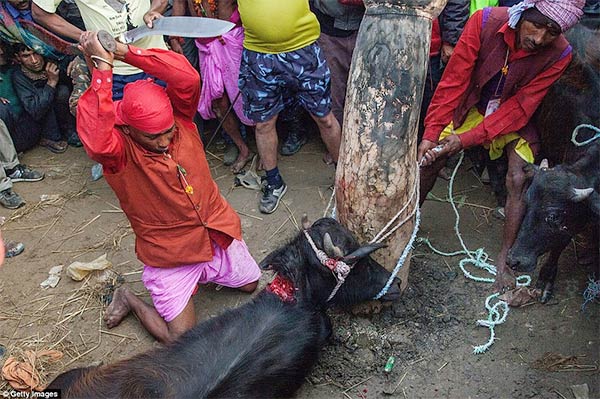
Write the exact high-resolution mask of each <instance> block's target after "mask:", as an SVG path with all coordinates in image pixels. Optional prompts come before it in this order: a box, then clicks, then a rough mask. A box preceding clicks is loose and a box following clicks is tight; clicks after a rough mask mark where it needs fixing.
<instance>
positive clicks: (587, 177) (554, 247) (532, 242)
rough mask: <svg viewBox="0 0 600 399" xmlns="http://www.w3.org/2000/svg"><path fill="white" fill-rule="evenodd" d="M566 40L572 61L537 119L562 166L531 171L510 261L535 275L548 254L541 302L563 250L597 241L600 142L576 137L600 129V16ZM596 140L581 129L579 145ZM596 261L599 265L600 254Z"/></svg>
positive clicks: (548, 152)
mask: <svg viewBox="0 0 600 399" xmlns="http://www.w3.org/2000/svg"><path fill="white" fill-rule="evenodd" d="M567 37H568V39H569V42H570V43H571V45H572V46H573V54H574V58H573V61H572V62H571V64H570V65H569V67H568V68H567V70H566V71H565V73H564V74H563V76H562V77H561V78H560V79H559V80H558V81H557V82H556V83H555V84H554V85H553V87H552V88H551V89H550V91H549V92H548V94H547V95H546V97H545V99H544V101H543V103H542V104H541V106H540V108H539V110H538V112H537V115H536V116H537V118H536V124H537V127H538V129H539V130H540V135H541V137H542V142H541V144H542V153H543V155H544V156H545V157H547V158H549V159H550V165H552V164H560V165H558V166H555V167H553V168H549V167H548V166H547V165H546V164H544V165H543V167H535V166H533V165H530V166H528V170H527V173H528V175H529V177H530V178H532V181H531V185H530V187H529V189H528V191H527V194H526V203H527V211H526V214H525V217H524V219H523V222H522V224H521V228H520V230H519V234H518V236H517V239H516V241H515V243H514V245H513V247H512V248H511V250H510V252H509V256H508V263H509V265H510V266H511V267H512V268H513V269H514V270H517V271H526V272H530V271H533V270H534V269H535V267H536V265H537V260H538V257H539V256H540V255H542V254H545V253H549V255H548V258H547V259H546V260H545V262H544V264H543V266H542V267H541V269H540V274H539V277H538V283H537V287H538V288H541V289H542V298H541V301H542V302H547V301H548V299H550V297H551V295H552V291H553V289H554V282H555V278H556V274H557V263H558V258H559V257H560V254H561V253H562V251H563V249H564V248H565V247H566V246H567V245H568V244H569V242H570V240H571V239H572V238H573V237H574V236H575V235H576V234H578V233H580V232H585V233H586V234H587V235H591V237H597V229H598V220H599V219H598V213H599V209H600V196H599V194H598V193H599V192H600V143H599V142H598V141H600V140H596V142H593V143H592V144H588V145H585V146H576V145H574V144H573V143H572V142H571V137H572V134H573V131H574V130H575V128H576V127H578V126H579V125H582V124H586V125H591V126H595V127H600V16H591V15H586V16H584V18H583V19H582V20H581V22H580V23H579V24H578V25H576V26H575V27H574V28H573V29H571V31H569V32H568V34H567ZM595 134H596V130H594V129H592V128H581V129H580V130H579V134H578V136H577V140H578V141H579V142H583V141H584V140H587V139H591V138H593V136H594V135H595ZM592 241H596V240H595V239H592ZM596 245H597V242H596ZM596 251H597V249H596ZM592 260H593V261H594V262H595V263H597V262H598V256H597V253H596V256H595V257H592Z"/></svg>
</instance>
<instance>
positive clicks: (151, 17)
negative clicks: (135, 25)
mask: <svg viewBox="0 0 600 399" xmlns="http://www.w3.org/2000/svg"><path fill="white" fill-rule="evenodd" d="M168 5H169V2H168V1H167V0H152V4H150V9H149V10H148V11H147V12H146V13H145V14H144V22H145V23H146V25H148V28H152V22H153V21H155V20H156V19H158V18H161V17H162V15H163V13H164V12H165V10H166V9H167V6H168Z"/></svg>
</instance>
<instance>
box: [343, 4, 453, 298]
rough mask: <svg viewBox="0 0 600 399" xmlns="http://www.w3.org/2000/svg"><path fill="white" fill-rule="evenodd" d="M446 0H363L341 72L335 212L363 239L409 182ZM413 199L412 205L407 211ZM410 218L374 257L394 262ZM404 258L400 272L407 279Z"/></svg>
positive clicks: (392, 209)
mask: <svg viewBox="0 0 600 399" xmlns="http://www.w3.org/2000/svg"><path fill="white" fill-rule="evenodd" d="M445 4H446V0H365V6H366V8H367V11H366V13H365V16H364V19H363V22H362V25H361V27H360V30H359V32H358V39H357V42H356V47H355V49H354V56H353V58H352V67H351V70H350V77H349V79H348V90H347V94H346V108H345V111H344V126H343V138H342V146H341V150H340V159H339V162H338V167H337V175H336V207H337V214H338V218H339V220H340V221H341V223H343V224H344V225H346V226H347V227H348V228H349V229H350V231H352V232H353V233H354V234H355V235H356V236H357V237H358V239H359V241H363V242H365V241H370V240H371V239H372V238H373V237H374V236H375V234H377V233H378V232H379V231H380V230H381V229H382V228H383V227H384V226H385V225H386V224H387V223H388V221H389V220H390V219H391V218H392V217H393V216H394V215H395V214H396V213H397V212H398V211H399V210H400V209H401V208H402V207H403V206H404V205H405V204H406V203H407V201H409V199H410V195H411V193H412V189H413V187H414V185H415V184H416V178H417V173H418V170H417V168H416V146H417V124H418V120H419V110H420V106H421V99H422V97H423V82H424V81H425V76H426V72H427V64H428V60H429V44H430V41H431V23H432V22H431V21H432V19H433V18H435V17H437V15H438V14H439V13H440V12H441V10H442V9H443V7H444V6H445ZM414 206H416V204H411V205H410V206H409V207H408V210H410V209H412V208H413V207H414ZM413 228H414V218H413V220H409V221H408V222H407V223H405V224H404V225H403V226H402V227H401V228H400V229H398V230H397V231H396V232H395V233H394V234H392V235H391V236H390V237H389V238H388V239H387V240H386V244H388V247H387V248H384V249H381V250H379V251H377V252H376V253H375V259H377V260H378V261H379V262H380V263H381V264H383V265H384V266H385V267H386V268H387V269H388V270H393V268H394V267H395V266H396V263H397V261H398V258H399V257H400V255H401V253H402V251H403V249H404V247H405V245H406V243H407V241H408V240H409V238H410V235H411V233H412V231H413ZM408 270H409V260H408V259H407V260H406V263H405V264H404V266H403V267H402V269H401V271H400V273H399V276H398V277H400V278H401V279H402V289H404V288H405V287H406V284H407V282H408Z"/></svg>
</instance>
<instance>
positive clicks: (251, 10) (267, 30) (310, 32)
mask: <svg viewBox="0 0 600 399" xmlns="http://www.w3.org/2000/svg"><path fill="white" fill-rule="evenodd" d="M238 10H239V12H240V16H241V18H242V24H243V25H244V31H245V35H246V36H245V38H244V48H246V49H248V50H252V51H256V52H259V53H269V54H277V53H287V52H289V51H295V50H298V49H301V48H302V47H306V46H308V45H309V44H312V43H314V42H315V41H316V40H317V39H318V38H319V35H320V33H321V28H320V26H319V22H318V21H317V17H316V16H315V14H313V13H312V12H311V11H310V8H309V6H308V0H238Z"/></svg>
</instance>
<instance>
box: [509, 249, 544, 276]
mask: <svg viewBox="0 0 600 399" xmlns="http://www.w3.org/2000/svg"><path fill="white" fill-rule="evenodd" d="M506 262H507V263H508V266H510V268H511V269H513V270H514V271H517V272H531V271H533V270H534V269H535V266H536V264H537V256H535V255H520V254H518V253H516V252H514V251H513V250H512V249H511V250H510V251H509V252H508V257H507V259H506Z"/></svg>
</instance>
